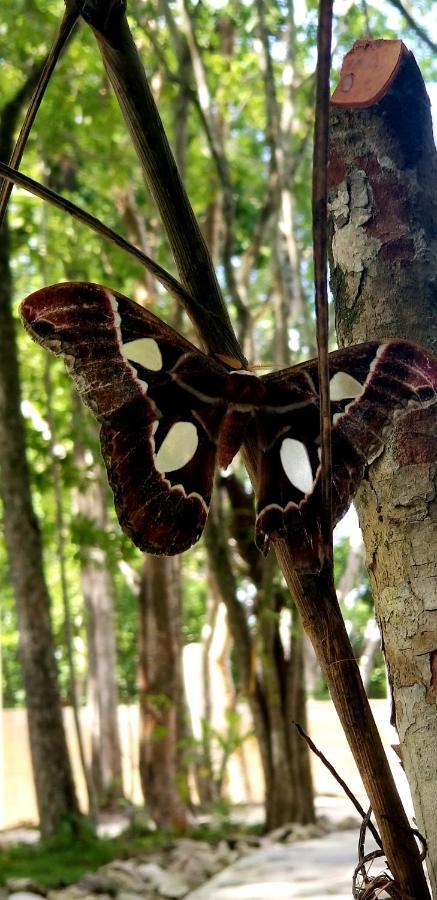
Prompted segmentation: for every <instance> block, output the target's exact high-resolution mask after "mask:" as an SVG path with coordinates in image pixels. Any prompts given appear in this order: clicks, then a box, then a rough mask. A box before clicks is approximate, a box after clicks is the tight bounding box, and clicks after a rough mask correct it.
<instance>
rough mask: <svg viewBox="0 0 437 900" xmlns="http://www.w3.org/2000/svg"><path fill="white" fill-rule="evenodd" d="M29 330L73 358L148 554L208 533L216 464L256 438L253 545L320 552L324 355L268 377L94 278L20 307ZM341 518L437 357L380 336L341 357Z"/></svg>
mask: <svg viewBox="0 0 437 900" xmlns="http://www.w3.org/2000/svg"><path fill="white" fill-rule="evenodd" d="M21 316H22V319H23V323H24V325H25V328H26V329H27V331H28V332H29V333H30V335H31V336H32V337H33V338H34V340H36V341H37V342H39V343H40V344H42V346H43V347H45V348H46V349H47V350H51V351H53V352H54V353H55V354H57V355H61V356H63V357H64V359H65V362H66V365H67V368H68V369H69V371H70V373H71V375H72V376H73V378H74V381H75V383H76V386H77V389H78V392H79V394H80V396H81V398H82V400H83V402H84V403H85V404H86V405H87V406H88V407H89V408H90V409H91V410H92V412H93V413H94V415H95V416H96V418H97V419H98V421H99V422H100V426H101V428H100V441H101V448H102V454H103V458H104V461H105V464H106V468H107V473H108V478H109V482H110V485H111V488H112V490H113V493H114V498H115V508H116V512H117V515H118V518H119V521H120V524H121V527H122V528H123V530H124V531H125V532H126V533H127V534H128V535H129V537H130V538H131V539H132V541H133V542H134V543H135V544H136V545H137V546H138V547H139V548H140V549H141V550H145V551H148V552H149V553H152V554H156V555H160V554H166V555H172V554H175V553H181V552H182V551H184V550H186V549H187V548H188V547H190V546H191V545H192V544H194V543H195V542H196V541H197V540H198V539H199V537H200V535H201V533H202V530H203V528H204V525H205V522H206V518H207V515H208V509H209V504H210V499H211V492H212V485H213V478H214V470H215V467H216V466H217V465H218V466H221V467H227V466H228V465H229V463H230V462H231V461H232V459H233V458H234V456H235V454H236V453H237V451H238V450H239V449H240V447H241V445H242V443H243V441H244V440H245V439H246V437H247V436H248V435H250V436H251V438H252V439H253V441H254V442H255V446H256V456H257V477H256V484H257V516H256V525H255V529H256V542H257V545H258V547H259V548H260V549H261V550H262V551H263V552H264V553H266V552H267V550H268V547H269V545H270V542H271V541H275V540H277V539H281V538H285V539H286V540H288V541H289V542H291V546H292V549H293V557H294V560H295V563H296V565H297V566H300V567H302V568H307V569H308V568H312V569H314V568H315V569H316V568H317V567H318V565H319V563H320V556H321V548H322V537H321V524H320V521H321V465H320V425H319V383H318V366H317V360H311V361H310V362H305V363H301V364H299V365H296V366H293V367H291V368H286V369H282V370H280V371H277V372H273V373H271V374H267V375H263V376H261V377H258V376H257V375H255V374H254V373H253V372H250V371H247V370H246V369H242V368H240V369H237V368H235V367H234V368H233V367H232V361H229V365H228V364H227V363H226V362H225V358H222V359H219V358H215V357H212V356H207V355H206V354H204V353H203V352H202V351H200V350H199V349H197V348H196V347H195V346H194V345H193V344H191V343H190V342H189V341H188V340H186V339H185V338H184V337H182V336H181V335H180V334H178V333H177V332H176V331H174V329H172V328H170V327H169V326H168V325H166V324H165V323H164V322H162V321H161V320H160V319H159V318H157V317H156V316H155V315H153V314H152V313H151V312H149V311H148V310H146V309H144V308H143V307H141V306H139V305H138V304H137V303H134V302H133V301H132V300H129V299H128V298H126V297H124V296H122V295H121V294H119V293H116V292H115V291H111V290H109V289H108V288H105V287H102V286H100V285H96V284H89V283H64V284H59V285H54V286H52V287H46V288H43V289H42V290H39V291H37V292H36V293H34V294H31V295H30V296H29V297H28V298H27V299H26V300H24V302H23V303H22V305H21ZM329 368H330V403H331V416H332V505H333V524H335V523H336V522H337V521H338V520H339V519H340V518H341V517H342V515H343V514H344V513H345V511H346V509H347V508H348V506H349V504H350V502H351V500H352V497H353V495H354V493H355V491H356V489H357V487H358V485H359V482H360V480H361V479H362V477H363V473H364V470H365V467H366V465H367V464H368V463H369V462H370V461H371V460H372V459H373V458H374V457H375V456H376V455H377V454H378V453H379V452H380V451H381V449H382V447H383V445H384V440H385V436H386V433H387V429H388V428H389V426H390V425H391V424H392V423H393V420H394V418H395V416H396V415H397V414H398V413H399V411H400V410H402V409H403V408H404V407H405V406H407V405H410V404H412V403H417V404H420V405H429V404H430V403H433V402H435V400H436V396H437V360H436V359H435V358H434V357H432V356H431V355H430V354H428V353H427V352H426V351H425V350H423V349H421V348H420V347H418V346H415V345H413V344H410V343H407V342H403V341H397V340H389V341H384V342H378V341H371V342H368V343H364V344H359V345H357V346H354V347H349V348H347V349H342V350H338V351H335V352H334V353H331V354H330V358H329Z"/></svg>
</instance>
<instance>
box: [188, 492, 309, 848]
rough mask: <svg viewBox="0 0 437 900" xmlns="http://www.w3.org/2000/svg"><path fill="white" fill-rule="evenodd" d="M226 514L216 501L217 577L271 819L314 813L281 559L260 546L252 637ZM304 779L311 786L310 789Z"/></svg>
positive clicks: (212, 523) (210, 543)
mask: <svg viewBox="0 0 437 900" xmlns="http://www.w3.org/2000/svg"><path fill="white" fill-rule="evenodd" d="M228 480H229V479H228ZM235 487H236V486H235V480H234V481H233V490H234V500H235V505H236V508H237V509H238V514H239V517H240V528H241V532H242V533H243V532H245V519H244V509H245V501H244V497H243V494H241V496H240V495H239V499H238V500H237V495H236V493H235ZM246 503H247V497H246ZM221 519H222V517H221V516H220V519H219V518H218V517H217V512H216V509H215V507H214V506H213V508H212V509H211V511H210V515H209V520H208V524H207V528H206V532H205V536H206V546H207V550H208V558H209V564H210V569H211V575H212V578H213V579H214V581H215V583H216V585H217V590H218V591H219V592H220V595H221V597H222V599H223V602H224V603H225V605H226V608H227V611H228V621H229V627H230V631H231V634H232V638H233V641H234V650H235V656H236V660H237V665H238V673H239V678H240V680H241V690H242V692H243V693H244V694H245V695H246V696H247V698H248V701H249V704H250V709H251V713H252V718H253V723H254V730H255V734H256V737H257V740H258V745H259V750H260V756H261V763H262V768H263V774H264V781H265V809H266V827H267V829H268V830H271V829H273V828H277V827H279V826H280V825H284V824H286V823H287V822H290V821H300V822H308V821H314V805H313V803H314V800H313V792H312V784H311V776H310V770H309V755H308V750H307V748H306V746H305V748H302V747H301V746H299V742H297V743H296V741H295V739H294V735H293V733H292V732H293V726H292V719H291V718H290V714H291V713H292V714H293V715H295V718H296V720H297V721H299V722H300V724H303V722H305V713H304V705H305V700H304V698H305V691H304V684H303V669H302V658H301V659H300V661H299V657H298V654H299V652H300V651H299V649H298V647H299V641H298V637H299V636H297V640H296V645H295V648H294V649H292V653H293V657H291V655H290V657H289V658H288V659H286V658H285V654H284V649H283V645H282V641H281V637H280V633H279V617H278V611H275V609H276V607H277V609H278V610H279V608H280V606H281V603H282V599H281V598H279V599H278V597H277V596H276V595H275V591H274V590H273V587H272V576H273V566H274V565H275V562H274V560H273V557H272V558H269V559H268V560H267V561H266V562H264V564H263V563H262V562H261V563H260V556H259V554H257V555H256V557H255V561H254V565H255V566H257V567H258V569H257V571H256V574H255V573H254V572H252V576H254V582H255V583H256V584H257V586H258V597H257V602H256V604H255V605H256V607H257V629H256V638H255V639H253V638H252V636H251V633H250V630H249V626H248V623H247V619H246V612H245V610H244V607H243V604H241V603H240V601H239V600H238V599H237V584H236V581H235V577H234V574H233V571H232V564H231V560H230V557H229V545H228V542H227V537H226V534H225V532H224V530H223V527H222V526H221V525H220V521H221ZM246 533H247V532H246ZM237 541H238V542H239V550H240V552H242V553H243V555H244V557H245V558H246V559H251V558H252V557H251V553H250V548H249V552H244V548H243V546H242V541H241V534H240V540H238V537H237ZM292 643H293V642H292ZM302 655H303V654H302ZM293 695H294V696H295V697H297V696H298V697H299V703H298V704H297V703H296V702H295V701H294V700H293ZM302 704H303V705H302ZM303 727H305V726H303ZM302 786H304V787H305V790H307V791H308V792H307V794H306V795H305V796H304V795H303V791H302Z"/></svg>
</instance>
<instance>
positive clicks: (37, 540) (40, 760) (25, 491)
mask: <svg viewBox="0 0 437 900" xmlns="http://www.w3.org/2000/svg"><path fill="white" fill-rule="evenodd" d="M35 74H37V73H34V74H33V78H34V79H35ZM35 80H36V79H35ZM33 83H34V82H33V80H32V81H31V80H30V79H29V83H28V84H27V85H25V86H24V88H23V89H22V91H21V92H19V93H18V94H17V96H16V98H15V99H14V100H13V101H11V103H10V104H8V106H7V107H6V108H5V110H4V111H3V115H2V120H1V127H0V158H1V159H4V160H7V159H9V157H10V154H11V151H12V140H13V134H14V130H15V124H16V120H17V118H18V114H19V112H20V110H21V108H22V106H23V104H24V101H25V99H26V96H28V94H29V92H30V90H31V88H32V87H33ZM20 403H21V394H20V374H19V370H18V359H17V347H16V337H15V323H14V319H13V315H12V278H11V270H10V241H9V234H8V226H7V219H5V221H4V223H3V228H2V230H1V235H0V490H1V495H2V501H3V516H4V529H5V539H6V547H7V553H8V560H9V566H10V570H11V579H12V584H13V589H14V594H15V599H16V604H17V613H18V624H19V635H20V658H21V664H22V667H23V678H24V685H25V690H26V705H27V714H28V724H29V734H30V745H31V754H32V766H33V772H34V778H35V788H36V796H37V803H38V811H39V816H40V827H41V833H42V835H43V836H44V837H50V836H51V835H53V834H55V833H56V831H57V829H58V828H59V827H60V825H61V823H62V821H63V820H64V819H65V818H67V817H70V818H71V819H72V821H74V819H75V818H76V817H77V815H78V806H77V800H76V794H75V788H74V783H73V777H72V773H71V768H70V761H69V757H68V751H67V745H66V740H65V733H64V727H63V722H62V708H61V701H60V696H59V691H58V685H57V672H56V664H55V657H54V645H53V637H52V631H51V622H50V613H49V607H50V599H49V595H48V591H47V586H46V583H45V580H44V572H43V563H42V547H41V536H40V531H39V527H38V522H37V520H36V517H35V514H34V511H33V509H32V501H31V494H30V480H29V470H28V467H27V461H26V450H25V435H24V425H23V419H22V416H21V411H20Z"/></svg>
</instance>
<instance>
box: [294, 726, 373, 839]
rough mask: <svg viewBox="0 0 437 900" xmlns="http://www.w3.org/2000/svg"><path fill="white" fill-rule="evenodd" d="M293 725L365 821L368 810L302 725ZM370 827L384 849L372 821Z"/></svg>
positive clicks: (369, 822)
mask: <svg viewBox="0 0 437 900" xmlns="http://www.w3.org/2000/svg"><path fill="white" fill-rule="evenodd" d="M293 725H294V726H295V727H296V728H297V730H298V732H299V734H300V736H301V737H303V739H304V740H305V741H306V742H307V744H308V746H309V748H310V750H312V751H313V753H315V755H316V756H318V757H319V759H321V760H322V763H323V765H324V766H326V768H327V769H328V770H329V772H330V773H331V775H333V777H334V778H335V780H336V781H338V783H339V784H340V785H341V787H342V788H343V790H344V792H345V794H346V796H347V797H349V800H350V801H351V802H352V803H353V805H354V806H355V809H356V810H357V812H359V814H360V816H361V817H362V819H364V820H365V819H366V817H367V815H368V813H366V810H365V809H364V808H363V807H362V806H361V803H360V801H359V800H357V798H356V797H355V794H353V793H352V791H351V789H350V787H348V785H347V784H346V782H345V781H344V779H343V778H342V777H341V775H339V774H338V772H337V770H336V769H334V766H333V765H332V763H330V762H329V759H327V758H326V756H325V754H324V753H322V751H321V750H319V749H318V747H316V745H315V743H314V741H312V740H311V738H310V736H309V734H306V732H305V731H304V730H303V728H302V725H299V723H298V722H293ZM368 827H369V829H370V831H371V832H372V834H373V837H374V838H375V841H376V843H377V844H378V845H379V846H380V847H382V842H381V838H380V836H379V834H378V832H377V830H376V828H375V826H374V825H373V823H372V822H371V821H370V819H369V821H368Z"/></svg>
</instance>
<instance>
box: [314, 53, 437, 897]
mask: <svg viewBox="0 0 437 900" xmlns="http://www.w3.org/2000/svg"><path fill="white" fill-rule="evenodd" d="M331 129H332V131H331V152H330V227H331V257H332V259H331V264H332V287H333V290H334V294H335V299H336V318H337V332H338V337H339V342H340V343H341V344H342V345H344V344H350V343H357V342H359V341H364V340H369V339H375V338H384V337H388V336H390V337H399V338H408V339H410V340H414V341H416V342H417V343H420V344H422V345H423V346H425V347H428V348H430V349H432V350H433V351H434V352H435V350H436V344H437V329H436V327H435V314H436V283H437V230H436V222H437V159H436V153H435V148H434V144H433V139H432V127H431V117H430V110H429V101H428V98H427V96H426V93H425V88H424V84H423V81H422V78H421V75H420V72H419V70H418V68H417V66H416V63H415V62H414V59H413V58H412V57H411V56H409V55H407V56H405V57H404V58H403V61H402V64H401V67H400V70H399V72H398V74H397V77H396V79H395V81H394V83H393V85H392V87H391V88H390V90H389V92H388V93H387V94H386V96H385V97H384V98H383V99H382V100H381V101H380V102H379V103H378V104H376V105H374V106H372V107H370V108H368V109H362V110H352V109H341V110H340V109H336V108H333V109H332V115H331ZM435 426H436V414H435V408H434V409H428V410H427V409H422V410H420V411H418V410H414V411H413V410H410V411H407V412H406V413H405V415H404V416H403V417H402V418H401V419H399V420H398V421H397V423H396V426H395V428H394V429H393V432H392V434H391V436H390V438H389V442H388V444H387V447H386V449H385V452H384V453H383V455H382V456H381V457H380V458H379V459H378V460H377V461H376V462H375V463H374V464H373V465H372V466H371V468H370V470H369V473H368V477H367V479H366V480H365V482H364V484H363V486H362V488H361V490H360V492H359V496H358V503H357V505H358V509H359V513H360V521H361V525H362V528H363V533H364V539H365V544H366V550H367V563H368V567H369V572H370V578H371V582H372V588H373V592H374V597H375V607H376V614H377V617H378V620H379V623H380V626H381V629H382V634H383V642H384V647H385V654H386V660H387V666H388V671H389V678H390V683H391V687H392V692H393V718H394V722H395V723H396V726H397V728H398V732H399V738H400V744H401V754H402V760H403V763H404V766H405V770H406V773H407V777H408V780H409V783H410V787H411V791H412V795H413V802H414V807H415V812H416V818H417V823H418V827H419V829H420V830H421V831H422V832H423V833H424V834H425V836H426V838H427V841H428V848H429V856H428V860H427V865H428V870H429V874H430V878H431V883H432V887H433V891H434V894H433V896H437V819H436V816H435V810H436V807H437V754H436V746H437V705H436V693H437V671H436V666H435V659H436V655H437V602H436V596H437V592H436V580H437V567H436V560H437V552H436V551H437V526H436V521H437V503H436V459H437V453H436V450H437V447H436V439H435V435H436V428H435Z"/></svg>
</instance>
